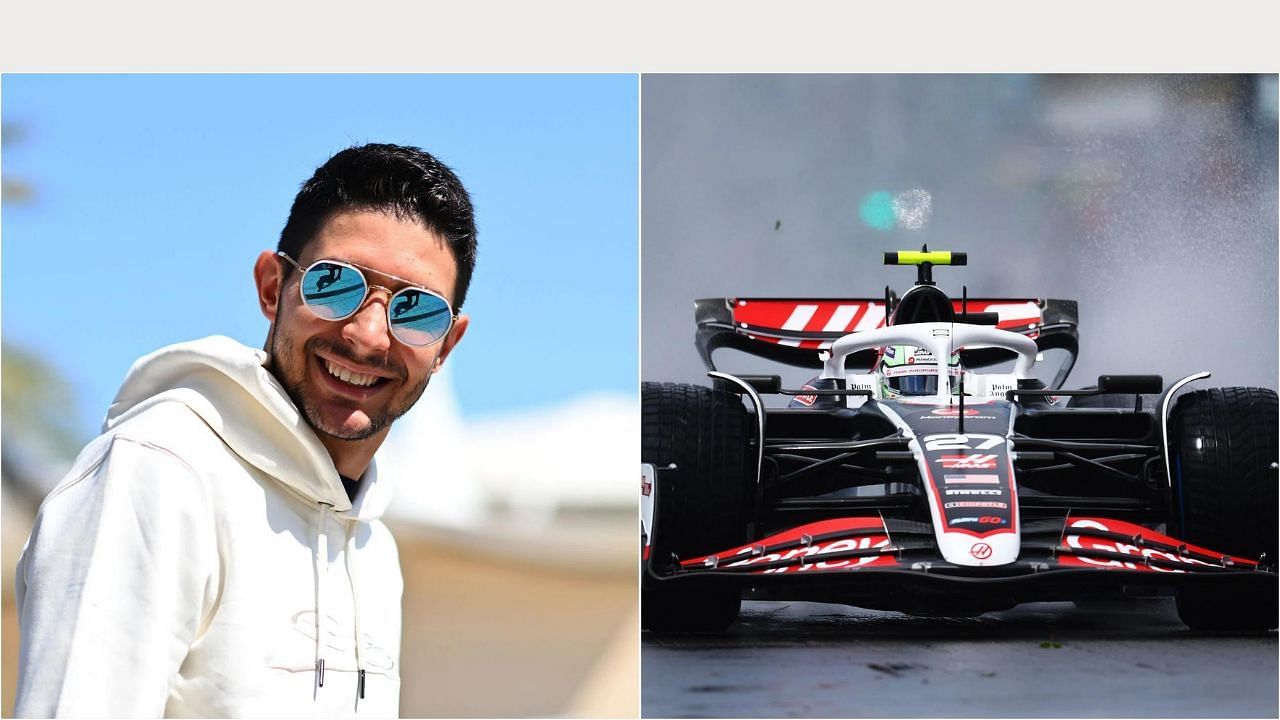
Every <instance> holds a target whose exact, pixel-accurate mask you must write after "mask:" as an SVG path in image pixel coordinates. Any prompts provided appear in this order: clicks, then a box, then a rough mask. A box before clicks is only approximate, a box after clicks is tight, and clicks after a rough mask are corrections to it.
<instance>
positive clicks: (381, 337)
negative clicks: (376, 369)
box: [342, 288, 391, 355]
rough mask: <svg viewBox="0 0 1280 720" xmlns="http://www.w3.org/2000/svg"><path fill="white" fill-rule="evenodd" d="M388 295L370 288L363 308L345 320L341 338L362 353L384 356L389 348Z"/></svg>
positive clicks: (383, 291)
mask: <svg viewBox="0 0 1280 720" xmlns="http://www.w3.org/2000/svg"><path fill="white" fill-rule="evenodd" d="M390 301H391V297H390V293H388V292H386V291H385V290H383V289H382V288H371V289H370V291H369V298H368V299H367V300H366V301H365V303H364V306H362V307H361V308H360V309H359V310H357V311H356V313H355V314H354V315H352V316H351V317H349V318H347V320H346V322H345V324H344V325H343V327H342V337H343V338H344V339H345V340H346V341H347V342H348V343H350V344H351V345H352V346H354V347H355V348H357V349H359V350H360V351H361V352H362V353H371V354H379V355H380V354H384V353H386V352H387V350H389V349H390V348H391V328H390V327H388V326H387V303H388V302H390Z"/></svg>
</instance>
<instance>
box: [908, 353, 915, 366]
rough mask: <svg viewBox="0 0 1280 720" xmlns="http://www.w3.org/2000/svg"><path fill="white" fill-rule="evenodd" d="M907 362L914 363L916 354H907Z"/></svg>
mask: <svg viewBox="0 0 1280 720" xmlns="http://www.w3.org/2000/svg"><path fill="white" fill-rule="evenodd" d="M907 364H908V365H915V364H916V356H915V355H910V356H908V357H907Z"/></svg>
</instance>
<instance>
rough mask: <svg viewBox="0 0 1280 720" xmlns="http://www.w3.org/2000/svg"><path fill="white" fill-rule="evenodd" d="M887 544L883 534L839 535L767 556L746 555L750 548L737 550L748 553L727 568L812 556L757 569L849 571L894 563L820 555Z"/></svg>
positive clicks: (775, 571)
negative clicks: (781, 565) (801, 560)
mask: <svg viewBox="0 0 1280 720" xmlns="http://www.w3.org/2000/svg"><path fill="white" fill-rule="evenodd" d="M887 547H889V537H888V536H887V535H871V536H863V537H859V538H842V539H839V540H828V541H826V542H821V543H813V544H811V545H809V546H807V547H798V548H792V549H790V550H787V551H786V552H780V553H769V554H768V555H756V556H755V557H750V554H751V552H752V551H751V548H744V549H742V550H740V551H738V553H737V554H738V555H748V557H747V558H745V559H742V560H737V561H735V562H731V563H729V564H728V567H742V566H744V565H758V564H761V563H771V562H777V561H779V560H797V559H799V558H801V557H804V558H810V557H812V558H814V560H812V561H809V562H806V563H804V564H799V563H797V564H796V565H788V566H786V567H779V568H768V569H766V570H763V571H761V572H764V573H765V574H768V575H778V574H782V573H788V572H791V573H796V572H807V571H809V570H850V569H853V568H857V567H863V566H866V565H871V564H872V563H877V561H881V560H886V559H887V560H889V562H888V563H884V562H880V563H877V564H881V565H884V564H894V562H895V561H894V560H893V558H892V557H888V558H884V557H878V556H875V555H870V556H867V557H859V558H849V559H845V560H829V561H824V560H821V559H818V558H821V557H822V556H823V555H830V554H832V553H839V552H847V551H849V550H871V549H876V548H887Z"/></svg>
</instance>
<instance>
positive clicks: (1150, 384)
mask: <svg viewBox="0 0 1280 720" xmlns="http://www.w3.org/2000/svg"><path fill="white" fill-rule="evenodd" d="M1098 392H1102V393H1114V394H1117V395H1127V394H1137V395H1159V394H1160V393H1162V392H1164V378H1163V377H1161V376H1159V375H1099V376H1098Z"/></svg>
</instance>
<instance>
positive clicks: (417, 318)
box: [276, 251, 455, 347]
mask: <svg viewBox="0 0 1280 720" xmlns="http://www.w3.org/2000/svg"><path fill="white" fill-rule="evenodd" d="M276 254H277V255H279V256H280V257H282V258H284V259H285V260H288V261H289V263H290V264H291V265H293V266H294V267H295V268H297V269H298V270H299V271H301V273H302V281H301V282H300V283H299V284H298V291H299V292H300V293H301V295H302V304H303V305H306V306H307V309H309V310H310V311H311V312H312V313H313V314H315V316H316V317H318V318H320V319H322V320H333V321H337V320H345V319H347V318H349V317H351V316H352V315H354V314H355V312H356V311H357V310H359V309H360V308H361V307H362V306H363V305H364V301H365V298H367V297H368V296H369V291H370V290H371V289H373V288H380V289H382V290H386V291H387V292H389V293H390V292H391V289H390V288H386V287H383V286H381V285H370V284H369V281H368V280H366V279H365V276H364V272H361V268H360V267H358V266H356V265H352V264H351V263H346V262H341V261H339V260H317V261H315V262H314V263H312V264H311V265H309V266H307V268H306V269H305V270H304V269H303V268H302V267H301V266H300V265H298V263H297V261H295V260H294V259H293V258H291V257H289V256H288V255H287V254H285V253H284V251H279V252H277V253H276ZM364 270H367V271H368V272H372V273H377V274H379V275H385V276H386V277H389V278H392V279H393V280H398V281H400V282H402V283H404V282H408V281H407V280H403V279H402V278H398V277H396V276H394V275H387V274H386V273H382V272H378V271H377V270H373V269H370V268H364ZM454 317H455V315H454V314H453V309H452V308H451V307H449V301H448V300H445V299H444V298H443V297H442V296H440V295H439V294H437V293H434V292H432V291H430V290H427V289H426V288H422V287H416V286H413V285H410V286H409V287H406V288H404V289H402V290H399V291H396V292H395V293H392V294H391V299H390V300H389V301H388V302H387V325H388V326H389V327H390V328H391V334H392V335H394V336H395V338H396V339H397V340H399V341H400V342H402V343H404V344H405V345H412V346H413V347H427V346H429V345H434V344H436V343H438V342H440V341H441V340H442V339H444V336H445V335H447V334H449V328H451V327H453V320H454Z"/></svg>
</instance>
